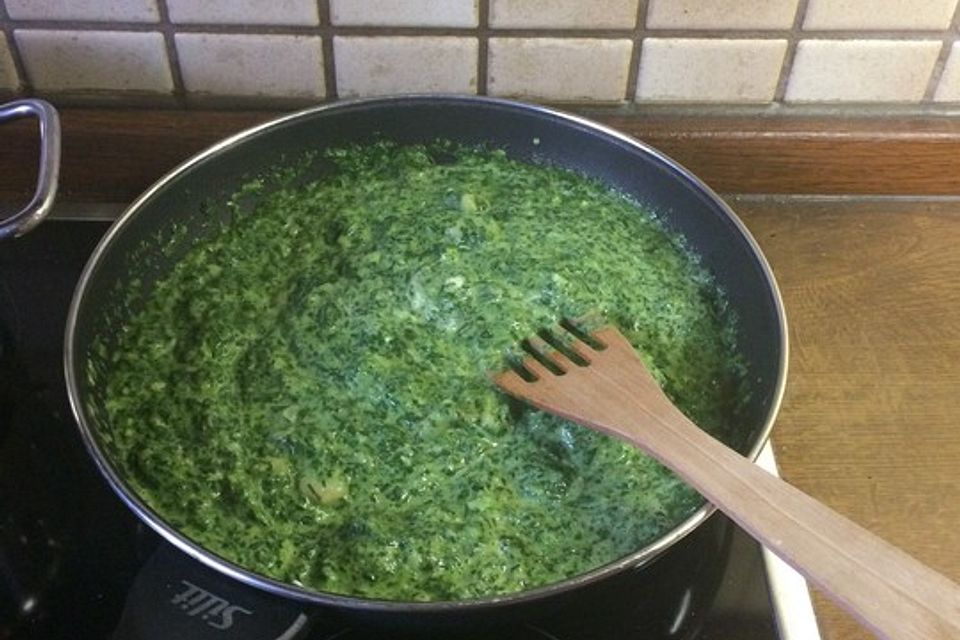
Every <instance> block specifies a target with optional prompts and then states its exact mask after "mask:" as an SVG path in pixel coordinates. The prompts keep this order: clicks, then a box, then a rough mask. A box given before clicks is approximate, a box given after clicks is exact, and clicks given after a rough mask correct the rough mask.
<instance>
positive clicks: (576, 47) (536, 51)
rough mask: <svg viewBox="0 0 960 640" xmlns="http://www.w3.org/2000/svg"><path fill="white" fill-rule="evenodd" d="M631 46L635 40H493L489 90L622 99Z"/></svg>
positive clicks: (577, 98)
mask: <svg viewBox="0 0 960 640" xmlns="http://www.w3.org/2000/svg"><path fill="white" fill-rule="evenodd" d="M632 48H633V43H632V42H631V41H630V40H599V39H573V38H491V39H490V53H489V55H490V72H489V77H488V79H487V83H488V89H489V91H490V93H491V94H493V95H500V96H510V97H520V98H534V99H544V100H557V101H571V102H574V101H581V100H590V101H597V102H619V101H622V100H623V99H624V96H625V94H626V88H627V74H628V72H629V67H630V52H631V51H632Z"/></svg>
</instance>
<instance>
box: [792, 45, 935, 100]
mask: <svg viewBox="0 0 960 640" xmlns="http://www.w3.org/2000/svg"><path fill="white" fill-rule="evenodd" d="M940 47H941V43H940V41H939V40H927V41H916V42H910V41H890V40H803V41H801V42H800V43H799V44H798V45H797V54H796V59H795V60H794V63H793V71H792V72H791V74H790V81H789V83H788V85H787V92H786V99H787V100H789V101H796V102H811V101H818V102H910V101H917V100H920V99H921V98H922V97H923V94H924V91H925V90H926V87H927V82H928V80H929V78H930V73H931V72H932V71H933V65H934V63H935V62H936V60H937V54H938V53H939V52H940Z"/></svg>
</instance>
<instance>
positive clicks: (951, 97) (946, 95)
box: [934, 42, 960, 102]
mask: <svg viewBox="0 0 960 640" xmlns="http://www.w3.org/2000/svg"><path fill="white" fill-rule="evenodd" d="M934 99H935V100H936V101H937V102H960V43H957V42H955V43H953V46H952V47H950V55H949V57H948V58H947V64H946V66H945V67H944V69H943V77H942V78H941V79H940V86H938V87H937V93H936V95H935V96H934Z"/></svg>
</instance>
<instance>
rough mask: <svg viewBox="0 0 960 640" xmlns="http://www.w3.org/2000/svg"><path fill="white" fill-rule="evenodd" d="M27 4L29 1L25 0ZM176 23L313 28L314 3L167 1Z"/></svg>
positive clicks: (309, 0)
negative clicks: (278, 25)
mask: <svg viewBox="0 0 960 640" xmlns="http://www.w3.org/2000/svg"><path fill="white" fill-rule="evenodd" d="M27 1H29V0H27ZM167 8H168V9H169V11H170V20H171V21H173V22H175V23H208V24H291V25H315V24H319V22H320V18H319V15H318V12H317V2H316V0H167Z"/></svg>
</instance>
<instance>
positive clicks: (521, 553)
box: [97, 143, 743, 600]
mask: <svg viewBox="0 0 960 640" xmlns="http://www.w3.org/2000/svg"><path fill="white" fill-rule="evenodd" d="M322 160H323V162H325V163H327V164H328V165H329V166H331V167H333V169H332V170H331V171H328V172H327V173H328V175H326V176H325V177H324V178H323V179H320V180H313V181H309V180H305V179H304V177H303V175H301V174H300V172H297V171H286V172H281V173H280V174H279V175H280V177H279V178H277V179H276V180H273V181H272V183H271V181H270V180H255V181H252V182H251V183H250V184H249V185H247V186H246V187H245V188H244V189H243V190H242V193H241V194H239V195H238V197H237V201H238V202H239V201H253V202H255V203H256V204H255V206H254V209H253V211H251V212H248V213H243V214H239V213H238V214H237V215H236V216H234V217H233V218H232V219H231V220H230V221H229V222H225V223H223V225H222V226H221V227H220V228H218V229H217V231H216V233H214V234H212V235H211V236H210V237H209V238H207V239H205V240H204V241H202V242H200V243H198V244H197V245H196V246H195V247H194V248H192V249H191V250H190V251H189V252H188V253H187V254H186V256H185V257H184V258H183V259H182V260H180V261H179V262H178V263H177V264H176V266H175V267H174V268H173V269H172V271H170V272H169V273H168V274H167V275H165V276H164V277H162V278H161V279H160V280H159V281H158V282H156V284H155V287H154V288H153V289H152V291H151V292H150V294H149V297H148V299H147V300H146V302H145V304H144V305H143V309H142V310H141V311H139V312H137V313H136V314H135V315H134V316H133V317H132V318H131V319H129V321H128V322H126V325H125V326H124V328H123V331H122V333H121V336H120V338H119V339H118V342H117V344H116V345H115V346H114V347H113V348H111V349H103V351H104V353H105V354H106V355H105V357H106V359H107V360H106V364H107V366H105V367H103V368H101V369H100V370H101V371H102V375H99V376H98V377H101V378H102V379H98V380H97V385H98V386H99V387H101V389H102V390H103V391H104V393H105V397H106V402H105V404H104V408H105V415H104V416H103V423H104V424H103V425H102V430H103V434H104V436H103V437H104V440H105V444H106V447H107V449H108V452H109V454H110V455H111V457H112V458H113V459H114V460H115V461H116V462H117V463H118V465H119V467H120V469H121V470H122V471H123V473H125V474H126V476H127V477H128V479H129V481H130V482H131V484H132V485H133V486H134V488H135V489H136V491H137V492H138V493H139V495H140V496H141V497H142V498H143V499H144V501H145V502H146V503H147V504H149V505H150V506H151V507H152V508H154V509H155V510H156V511H157V512H158V513H160V514H161V515H162V516H163V517H164V518H165V519H166V520H167V521H168V522H170V523H171V524H172V525H174V526H176V527H178V528H179V529H180V530H182V531H183V532H184V533H185V534H186V535H188V536H190V537H192V538H193V539H195V540H196V541H198V542H199V543H201V544H202V545H204V546H205V547H207V548H209V549H211V550H212V551H214V552H216V553H218V554H220V555H222V556H223V557H225V558H227V559H229V560H231V561H233V562H235V563H237V564H239V565H242V566H245V567H248V568H250V569H252V570H254V571H257V572H260V573H263V574H265V575H269V576H272V577H274V578H277V579H280V580H284V581H288V582H293V583H296V584H300V585H303V586H305V587H308V588H312V589H317V590H323V591H329V592H334V593H341V594H351V595H358V596H364V597H373V598H384V599H397V600H447V599H461V598H471V597H481V596H489V595H493V594H501V593H508V592H514V591H518V590H523V589H528V588H533V587H537V586H542V585H544V584H548V583H551V582H555V581H559V580H562V579H564V578H568V577H571V576H573V575H576V574H579V573H582V572H584V571H587V570H590V569H593V568H596V567H598V566H601V565H603V564H605V563H608V562H610V561H613V560H615V559H617V558H619V557H622V556H624V555H625V554H627V553H629V552H631V551H634V550H636V549H638V548H640V547H641V546H643V545H644V544H646V543H648V542H650V541H651V540H653V539H654V538H656V537H657V536H658V535H660V534H662V533H663V532H664V531H665V530H667V529H669V528H671V527H673V526H675V525H676V524H678V523H679V522H680V521H681V520H682V519H683V518H684V517H686V516H687V515H689V514H690V513H691V512H692V511H694V510H695V509H697V508H698V507H699V506H700V505H701V504H702V499H701V498H700V497H699V496H698V495H696V494H695V493H694V492H693V491H691V490H690V489H689V488H687V487H686V486H685V485H683V484H682V483H681V482H680V481H678V480H677V479H676V478H675V477H674V476H673V475H671V474H670V473H668V472H667V471H666V470H664V469H663V468H662V467H660V466H659V465H658V464H656V463H655V462H653V461H652V460H650V459H649V458H647V457H646V456H644V455H641V454H639V453H637V452H636V451H635V450H633V449H631V448H629V447H627V446H626V445H623V444H621V443H619V442H617V441H614V440H612V439H610V438H607V437H604V436H600V435H598V434H595V433H593V432H590V431H588V430H586V429H584V428H581V427H578V426H576V425H573V424H571V423H568V422H565V421H562V420H559V419H556V418H553V417H551V416H548V415H545V414H543V413H540V412H537V411H535V410H531V409H529V408H527V407H524V406H521V405H519V404H517V403H515V402H513V401H510V400H508V399H507V398H506V397H504V396H503V395H501V394H500V393H498V392H497V391H496V390H495V389H494V387H493V386H492V384H491V383H490V382H489V380H488V378H487V372H488V371H491V370H497V369H500V368H502V367H503V366H504V363H505V361H506V360H505V358H506V357H507V356H508V355H509V354H510V353H513V350H515V349H516V345H517V343H518V341H519V340H520V339H521V338H523V337H525V336H529V335H531V334H533V333H534V332H535V331H537V330H538V329H541V328H544V327H548V326H551V325H554V324H556V323H557V321H558V320H559V319H561V318H563V317H575V316H579V315H581V314H583V313H585V312H599V313H600V314H602V315H603V316H604V317H605V318H606V319H607V320H609V321H610V322H612V323H613V324H615V325H616V326H618V327H619V328H620V329H621V330H622V331H623V332H624V333H625V335H627V337H628V338H629V339H630V340H631V342H632V343H633V344H635V345H636V346H637V347H638V349H639V350H640V351H641V353H642V354H643V355H644V357H645V359H646V361H647V362H648V363H649V364H650V365H651V366H652V368H653V369H654V372H655V374H656V375H657V376H658V377H659V378H660V380H661V381H662V382H663V384H664V385H665V388H666V389H667V391H668V393H669V394H670V395H671V396H672V397H673V398H674V399H675V400H676V401H677V402H678V403H679V405H680V406H681V407H682V408H683V409H684V410H685V411H686V412H687V413H688V415H691V416H692V417H693V418H694V419H695V420H696V421H697V422H698V423H699V424H701V425H703V426H704V427H705V428H707V429H710V430H712V431H714V432H718V433H723V432H724V430H725V429H726V428H727V426H728V423H730V422H731V420H732V416H733V414H734V410H735V405H736V401H735V400H734V399H733V398H735V397H736V395H737V394H736V390H737V389H738V388H739V385H740V383H741V380H742V377H743V372H742V365H741V362H740V360H739V358H738V357H737V355H736V352H735V348H734V323H735V319H734V318H733V317H732V314H731V313H730V312H729V310H728V309H727V307H726V304H725V302H724V298H723V296H722V293H720V292H719V291H717V289H716V287H715V286H714V284H713V282H712V280H711V278H710V277H709V275H708V274H707V273H706V271H705V270H704V269H703V268H702V267H700V266H699V265H698V262H697V260H696V258H695V257H693V256H692V255H691V254H690V253H689V252H688V251H687V250H685V248H684V247H683V244H682V242H680V241H679V239H678V238H677V237H675V236H673V235H671V234H670V233H668V232H666V231H665V230H664V228H663V227H662V225H661V224H660V223H659V222H658V220H657V219H656V218H655V217H654V216H653V215H652V214H651V213H650V212H649V211H645V210H644V209H643V208H642V207H639V206H638V205H637V204H636V203H634V202H632V201H631V200H629V199H627V198H625V197H623V196H622V195H620V194H618V193H615V192H611V191H610V190H609V189H608V188H606V187H605V186H603V185H602V184H600V183H598V182H595V181H593V180H590V179H586V178H583V177H581V176H578V175H575V174H573V173H571V172H568V171H565V170H561V169H558V168H551V167H546V166H534V165H531V164H525V163H520V162H517V161H514V160H511V159H509V158H508V157H507V156H506V155H505V154H504V153H503V152H501V151H496V150H494V151H490V150H483V149H467V148H461V147H458V146H455V145H451V144H444V143H437V144H436V145H428V146H418V147H400V146H396V145H393V144H389V143H378V144H374V145H369V146H365V147H355V148H345V149H337V150H334V151H329V152H326V153H325V154H322ZM268 183H271V184H269V186H268Z"/></svg>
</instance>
